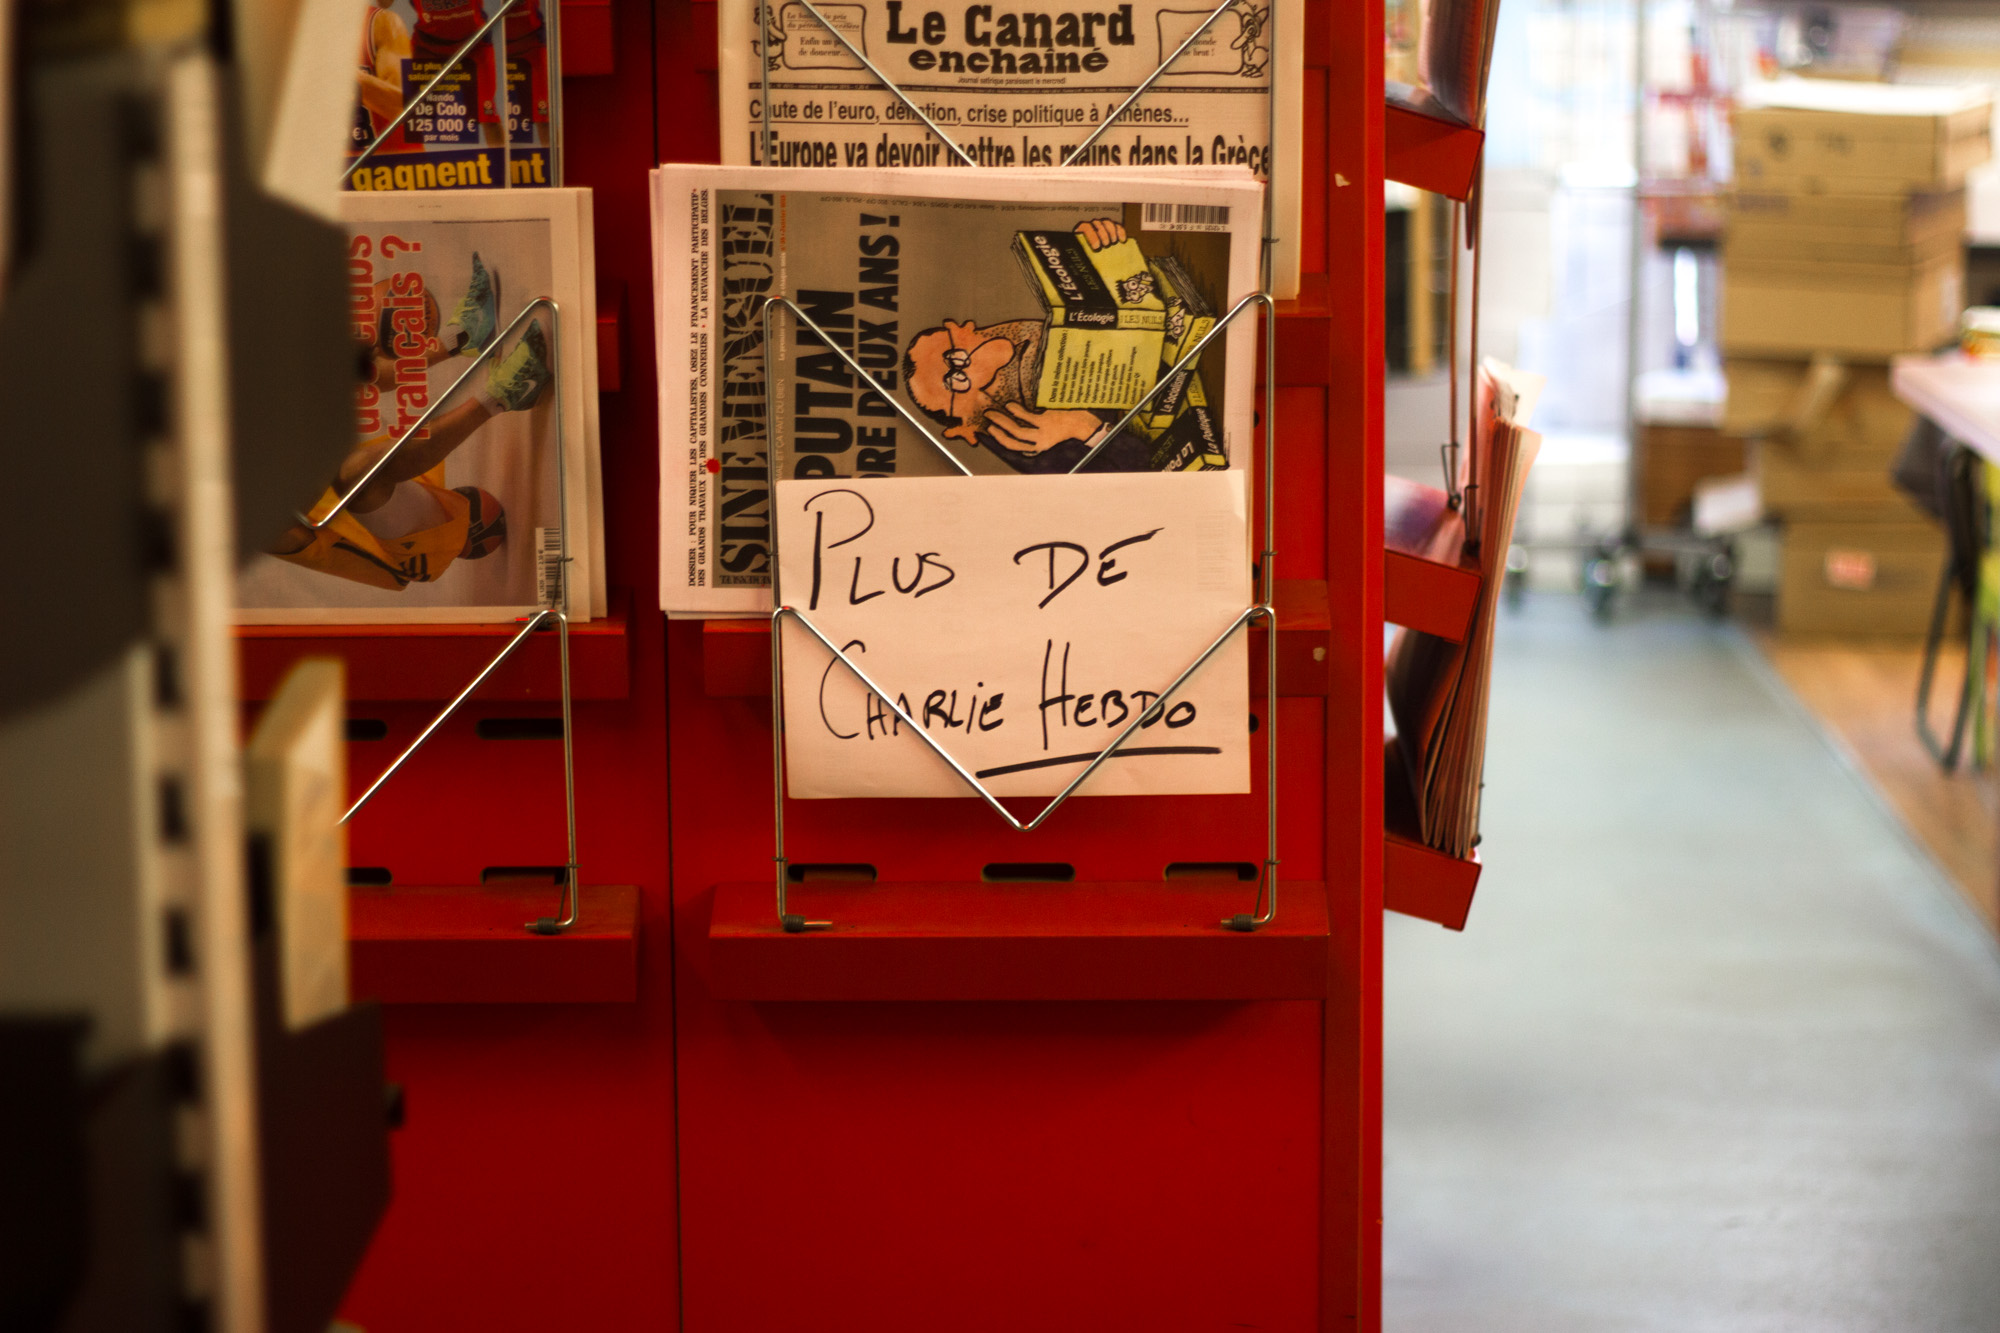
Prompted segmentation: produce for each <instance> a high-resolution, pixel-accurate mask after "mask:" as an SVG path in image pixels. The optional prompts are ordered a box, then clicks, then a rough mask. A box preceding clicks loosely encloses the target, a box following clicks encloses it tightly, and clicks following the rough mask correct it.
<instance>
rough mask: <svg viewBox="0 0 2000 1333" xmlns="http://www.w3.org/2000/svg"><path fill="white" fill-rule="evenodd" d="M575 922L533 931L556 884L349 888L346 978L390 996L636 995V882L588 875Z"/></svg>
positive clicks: (525, 999)
mask: <svg viewBox="0 0 2000 1333" xmlns="http://www.w3.org/2000/svg"><path fill="white" fill-rule="evenodd" d="M579 894H580V902H579V905H578V911H577V921H576V924H575V925H574V926H572V927H570V929H569V930H568V931H566V932H565V933H563V934H561V935H535V934H531V933H529V932H528V931H527V930H526V929H524V927H525V924H526V923H527V922H529V921H534V920H539V919H540V918H542V917H545V916H549V915H551V914H552V913H554V912H556V911H557V910H558V909H559V908H560V907H561V898H562V890H561V889H560V888H558V887H556V886H555V885H553V884H537V885H532V886H522V885H518V884H510V885H508V886H507V887H505V888H493V887H486V888H477V889H463V888H456V889H435V888H411V889H405V888H389V889H375V888H365V889H364V888H357V889H350V890H348V895H347V909H348V918H347V936H348V963H349V968H350V981H349V986H350V989H351V990H352V991H353V993H354V996H355V998H356V999H370V1000H379V1001H381V1002H382V1003H384V1004H588V1003H630V1002H631V1001H633V1000H636V999H638V998H639V890H638V889H636V888H634V887H632V886H631V885H625V884H617V885H595V884H586V885H584V886H583V887H582V889H581V890H579Z"/></svg>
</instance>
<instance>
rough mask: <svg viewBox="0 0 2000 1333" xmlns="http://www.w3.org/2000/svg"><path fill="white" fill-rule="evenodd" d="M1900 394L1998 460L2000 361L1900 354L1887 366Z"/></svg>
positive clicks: (1953, 355)
mask: <svg viewBox="0 0 2000 1333" xmlns="http://www.w3.org/2000/svg"><path fill="white" fill-rule="evenodd" d="M1889 387H1890V389H1891V390H1892V391H1894V393H1895V395H1896V397H1897V398H1899V399H1901V400H1902V401H1903V402H1904V403H1906V404H1908V405H1909V406H1910V407H1912V408H1914V409H1915V410H1916V411H1918V412H1920V413H1922V414H1923V415H1924V416H1927V417H1929V418H1930V419H1931V420H1932V421H1935V422H1936V423H1937V424H1938V425H1940V426H1942V427H1943V428H1944V432H1945V434H1947V435H1949V436H1951V437H1952V438H1953V439H1956V440H1962V441H1964V442H1965V443H1966V444H1969V445H1971V446H1972V447H1973V448H1974V449H1977V450H1978V451H1979V452H1980V453H1981V454H1982V455H1984V456H1985V458H1986V459H1987V461H1988V462H1992V463H2000V360H1984V361H1981V360H1974V359H1973V358H1971V357H1969V356H1966V355H1965V354H1964V353H1963V352H1947V353H1945V354H1944V355H1942V356H1899V357H1897V358H1896V360H1895V362H1894V364H1893V365H1892V366H1891V367H1890V369H1889Z"/></svg>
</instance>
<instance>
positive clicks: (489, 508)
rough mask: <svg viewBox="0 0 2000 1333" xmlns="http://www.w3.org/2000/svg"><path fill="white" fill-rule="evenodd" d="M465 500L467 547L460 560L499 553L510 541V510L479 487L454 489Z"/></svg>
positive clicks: (460, 552) (461, 549) (464, 548)
mask: <svg viewBox="0 0 2000 1333" xmlns="http://www.w3.org/2000/svg"><path fill="white" fill-rule="evenodd" d="M454 489H456V490H457V491H458V493H459V494H460V495H462V496H464V497H465V498H466V501H467V510H466V523H465V545H464V546H463V547H461V548H460V549H459V552H458V555H459V558H460V559H461V560H480V559H483V558H485V557H486V556H489V555H492V554H493V553H494V552H495V551H497V550H499V549H500V547H501V545H502V544H503V543H505V542H506V540H507V511H506V509H505V508H504V507H502V505H501V504H500V501H499V499H498V498H497V497H496V496H495V495H494V494H493V492H491V491H484V490H481V489H480V488H479V487H477V486H459V487H455V488H454Z"/></svg>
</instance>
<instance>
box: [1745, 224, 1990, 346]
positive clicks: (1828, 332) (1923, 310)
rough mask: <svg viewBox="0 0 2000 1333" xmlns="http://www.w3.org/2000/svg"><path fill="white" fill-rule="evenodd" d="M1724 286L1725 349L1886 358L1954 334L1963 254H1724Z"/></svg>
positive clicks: (1962, 297) (1961, 297) (1948, 339)
mask: <svg viewBox="0 0 2000 1333" xmlns="http://www.w3.org/2000/svg"><path fill="white" fill-rule="evenodd" d="M1722 286H1723V291H1722V331H1721V338H1722V347H1723V350H1724V351H1726V352H1729V353H1732V354H1745V355H1753V356H1800V357H1809V356H1811V355H1812V354H1813V353H1815V352H1832V353H1836V354H1839V355H1842V356H1846V357H1850V358H1853V359H1855V360H1861V361H1886V360H1888V359H1889V358H1890V357H1892V356H1895V355H1897V354H1899V353H1902V352H1922V351H1929V350H1931V349H1932V348H1935V347H1939V346H1941V345H1943V344H1945V343H1949V342H1954V341H1956V340H1957V338H1958V317H1959V313H1960V312H1961V311H1962V310H1963V309H1964V307H1965V258H1964V256H1963V254H1961V253H1959V252H1957V251H1954V252H1953V253H1952V254H1951V255H1949V256H1948V257H1946V258H1943V259H1939V260H1935V261H1933V262H1931V263H1929V264H1923V265H1905V264H1814V263H1786V264H1748V263H1743V262H1740V261H1738V260H1736V259H1733V258H1731V257H1729V256H1725V257H1724V262H1723V270H1722Z"/></svg>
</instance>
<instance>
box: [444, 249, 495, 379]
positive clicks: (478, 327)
mask: <svg viewBox="0 0 2000 1333" xmlns="http://www.w3.org/2000/svg"><path fill="white" fill-rule="evenodd" d="M499 322H500V279H499V278H497V277H495V276H493V275H492V274H491V273H488V272H487V271H486V265H484V264H482V263H480V262H479V252H478V251H477V250H474V251H473V252H472V280H471V281H470V282H468V283H466V284H465V298H464V299H463V300H461V301H460V302H459V303H458V311H457V313H455V314H454V315H452V317H451V322H450V323H448V324H446V325H445V327H446V328H448V329H457V330H458V342H457V344H456V345H455V346H454V347H453V348H452V350H453V351H455V352H457V353H458V354H459V355H460V356H478V355H479V354H480V353H481V352H483V351H485V350H486V344H488V343H490V342H492V341H493V330H494V329H495V328H496V327H497V326H498V324H499Z"/></svg>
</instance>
